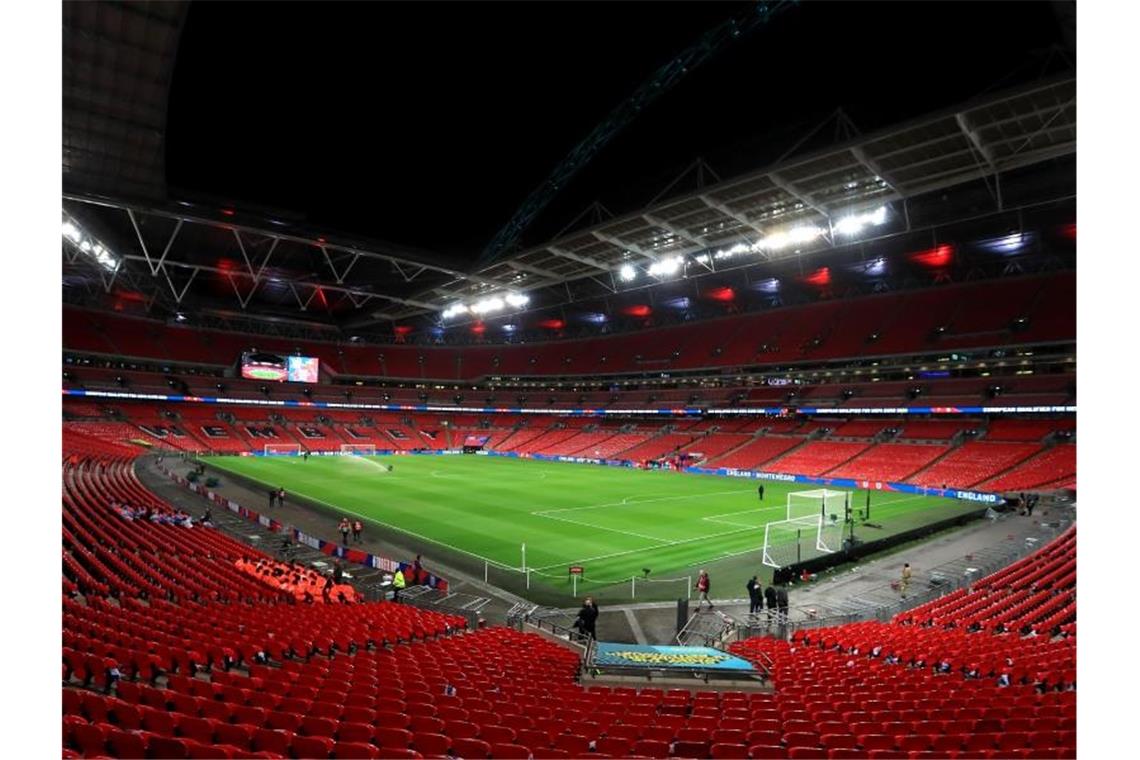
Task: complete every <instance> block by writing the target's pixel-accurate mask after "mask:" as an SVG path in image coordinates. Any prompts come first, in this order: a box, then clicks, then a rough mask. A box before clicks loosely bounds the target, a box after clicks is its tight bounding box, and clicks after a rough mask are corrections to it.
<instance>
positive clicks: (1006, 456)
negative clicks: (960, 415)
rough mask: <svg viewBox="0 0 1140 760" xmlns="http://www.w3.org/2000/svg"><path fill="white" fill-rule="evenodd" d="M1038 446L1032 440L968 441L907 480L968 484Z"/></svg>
mask: <svg viewBox="0 0 1140 760" xmlns="http://www.w3.org/2000/svg"><path fill="white" fill-rule="evenodd" d="M1039 449H1040V446H1038V445H1037V444H1035V443H997V442H990V441H971V442H969V443H965V444H963V445H962V446H960V447H959V448H957V449H954V450H953V451H951V452H950V453H949V454H947V455H946V457H945V458H943V459H940V460H939V461H937V462H935V463H934V465H932V466H931V467H929V468H927V469H925V470H922V471H921V472H919V473H917V474H915V475H914V476H912V477H911V478H910V482H912V483H915V484H917V485H920V486H934V487H941V486H942V484H943V483H945V484H947V485H950V484H953V485H956V486H958V487H960V488H971V487H973V486H976V485H977V484H978V483H981V482H982V481H983V480H987V479H989V478H992V477H994V476H995V475H997V474H998V473H1000V472H1003V471H1004V470H1007V469H1009V468H1010V467H1013V466H1014V465H1016V464H1017V463H1019V462H1021V461H1023V460H1025V459H1027V458H1028V457H1030V456H1032V455H1033V454H1034V453H1035V452H1037V451H1038V450H1039Z"/></svg>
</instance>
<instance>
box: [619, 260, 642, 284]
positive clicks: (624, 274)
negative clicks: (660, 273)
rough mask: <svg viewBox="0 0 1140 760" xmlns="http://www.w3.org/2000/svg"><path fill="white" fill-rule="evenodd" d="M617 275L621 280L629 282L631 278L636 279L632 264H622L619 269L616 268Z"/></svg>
mask: <svg viewBox="0 0 1140 760" xmlns="http://www.w3.org/2000/svg"><path fill="white" fill-rule="evenodd" d="M618 275H619V276H620V277H621V278H622V280H623V281H625V282H630V281H631V280H634V279H636V277H637V270H636V269H634V268H633V265H632V264H622V267H621V269H619V270H618Z"/></svg>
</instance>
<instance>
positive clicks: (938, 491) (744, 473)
mask: <svg viewBox="0 0 1140 760" xmlns="http://www.w3.org/2000/svg"><path fill="white" fill-rule="evenodd" d="M685 472H692V473H696V474H698V475H719V476H721V477H726V478H747V479H749V480H767V481H776V482H779V483H811V484H813V485H821V486H834V487H836V488H852V489H855V490H863V491H897V492H899V493H912V494H917V495H919V496H942V497H944V498H947V499H962V500H963V501H973V502H977V503H979V504H1000V503H1002V502H1004V501H1005V497H1003V496H1002V495H1001V494H996V493H987V492H985V491H963V490H959V489H957V488H930V487H927V486H916V485H914V484H913V483H889V482H886V481H880V480H856V479H855V478H814V477H811V476H809V475H791V474H788V473H785V472H755V471H753V470H737V469H733V468H731V467H727V468H726V467H717V468H715V469H709V468H706V467H686V468H685Z"/></svg>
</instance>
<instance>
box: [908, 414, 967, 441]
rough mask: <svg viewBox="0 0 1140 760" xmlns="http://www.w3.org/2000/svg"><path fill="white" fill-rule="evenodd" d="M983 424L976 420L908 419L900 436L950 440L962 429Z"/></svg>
mask: <svg viewBox="0 0 1140 760" xmlns="http://www.w3.org/2000/svg"><path fill="white" fill-rule="evenodd" d="M982 426H983V424H982V423H981V422H978V421H976V420H969V419H953V420H906V421H904V422H903V424H902V432H901V433H900V434H899V438H906V439H909V440H919V441H921V440H931V441H948V440H950V439H951V438H953V437H954V436H955V435H957V434H958V431H960V430H966V429H968V428H972V427H973V428H981V427H982Z"/></svg>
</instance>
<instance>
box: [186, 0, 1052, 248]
mask: <svg viewBox="0 0 1140 760" xmlns="http://www.w3.org/2000/svg"><path fill="white" fill-rule="evenodd" d="M738 9H739V4H735V3H711V2H704V3H649V2H637V3H617V2H606V3H601V2H593V3H547V2H543V3H474V2H468V3H434V2H419V3H336V4H334V3H320V4H316V3H314V4H308V3H273V4H270V3H233V2H225V3H221V2H210V3H206V2H195V3H193V4H192V5H191V6H190V10H189V14H188V17H187V20H186V26H185V29H184V32H183V36H182V40H181V43H180V47H179V53H178V60H177V62H176V67H175V72H174V81H173V85H172V91H171V96H170V111H169V117H168V124H167V159H166V165H167V181H168V183H169V185H170V186H171V193H172V195H173V196H174V197H178V196H179V195H180V194H188V195H189V194H194V195H198V194H206V195H209V196H216V197H218V198H220V199H223V200H227V201H230V202H234V203H237V204H238V205H239V206H243V204H244V205H245V206H246V207H247V208H261V207H270V208H279V209H285V210H289V211H292V212H296V213H298V214H300V215H303V216H304V217H306V218H307V219H308V221H309V222H310V223H312V224H314V225H317V226H319V227H320V226H327V228H328V229H329V230H341V231H345V232H351V233H355V234H358V235H362V236H366V237H371V238H377V239H382V240H390V241H393V242H398V243H405V244H408V245H412V246H415V247H417V248H423V249H429V250H437V251H441V252H446V253H450V254H453V255H457V256H460V257H463V258H466V259H471V260H473V259H475V258H476V257H477V256H478V254H479V252H480V251H481V250H482V248H483V246H484V245H485V244H486V243H487V241H488V240H490V238H491V237H492V236H493V235H494V234H495V232H496V231H497V230H498V229H499V228H500V227H501V226H502V225H503V224H504V223H506V221H507V220H508V219H509V218H510V217H511V215H512V214H513V212H514V211H515V209H516V208H517V207H518V206H519V205H520V204H521V203H522V201H523V200H524V198H525V197H526V196H527V194H528V193H529V192H530V191H531V190H532V189H533V188H534V187H535V186H537V185H538V184H539V183H540V182H541V181H542V180H543V179H544V178H545V177H546V176H547V175H548V174H549V173H550V171H551V170H552V169H553V168H554V166H555V165H556V164H557V163H558V162H559V161H560V160H561V159H562V158H563V157H564V156H565V155H566V154H567V153H569V151H570V150H571V149H572V148H573V147H574V146H575V145H576V144H577V143H578V142H579V141H580V140H581V139H582V138H583V137H585V135H586V134H588V133H589V131H590V130H591V129H592V128H593V127H594V126H595V125H596V124H597V123H598V122H599V121H600V120H601V119H602V118H604V117H605V115H606V114H607V113H608V112H609V111H610V110H611V109H612V108H614V107H615V106H616V105H617V104H619V103H620V102H622V101H623V100H624V99H625V98H626V97H627V96H629V95H630V94H631V93H632V92H633V91H634V90H635V89H636V88H637V87H638V86H639V85H640V84H641V83H642V82H643V81H645V80H646V79H647V78H648V77H649V76H650V75H651V74H652V72H653V71H654V70H655V69H657V68H658V67H659V66H660V65H662V64H663V63H664V62H666V61H667V60H669V57H670V56H671V55H675V54H677V53H678V52H680V51H682V50H683V49H685V48H686V47H687V46H688V45H690V44H691V43H692V42H694V41H695V40H696V39H697V38H698V37H699V36H700V35H701V34H702V33H703V32H704V31H705V30H707V29H709V28H711V27H712V26H714V25H716V24H717V23H719V22H720V21H722V20H724V19H725V18H727V17H729V16H731V15H733V13H735V12H736V11H737V10H738ZM1064 16H1065V14H1064V13H1058V11H1057V6H1056V5H1055V4H1054V3H1048V2H1046V3H1036V2H1011V3H1001V2H986V3H980V2H979V3H968V2H950V3H934V2H884V3H867V2H805V3H801V4H800V5H799V6H798V7H795V8H792V9H791V10H790V11H787V12H785V13H784V14H782V15H780V16H779V17H778V18H777V19H776V20H775V21H773V22H772V23H771V24H770V25H769V26H767V27H761V28H760V29H758V30H757V31H755V32H753V33H752V35H751V36H749V37H746V38H744V39H743V40H741V41H738V42H737V43H735V45H733V46H732V47H728V48H725V49H724V50H722V51H721V53H720V54H719V55H718V56H717V57H716V58H714V59H713V60H711V61H709V62H708V63H706V64H705V65H704V66H703V67H702V68H700V69H698V70H697V71H695V72H693V73H691V74H690V75H689V77H688V78H687V79H686V80H685V81H684V82H682V84H680V85H679V86H677V87H676V88H675V89H673V90H672V91H671V92H670V93H668V94H667V95H666V96H665V97H663V98H662V99H660V100H658V101H657V102H656V103H655V104H654V105H653V106H652V107H651V108H649V109H648V110H647V111H646V112H644V113H643V114H642V115H641V117H640V118H639V120H638V121H636V122H634V123H633V124H632V125H631V126H630V127H629V128H627V129H626V131H625V132H624V133H623V134H622V135H621V136H619V137H618V138H617V139H615V140H614V141H613V142H612V143H610V145H609V146H608V147H607V148H606V149H605V150H604V151H603V152H602V153H601V154H600V155H599V156H598V157H597V158H596V159H595V161H594V163H593V164H591V165H590V166H589V167H588V168H587V169H586V170H585V171H583V172H582V173H581V174H579V175H578V177H577V178H576V179H575V181H574V182H572V183H571V185H570V186H569V187H567V188H566V189H565V190H564V191H563V192H562V193H561V194H560V195H559V197H558V198H557V200H556V201H555V203H553V204H552V205H551V206H550V207H549V208H548V210H547V212H546V213H544V214H543V216H542V217H540V218H539V219H538V221H537V222H536V223H535V225H534V226H533V227H532V228H531V229H530V230H529V231H528V233H527V236H526V238H525V239H524V240H525V241H526V242H538V241H541V240H543V239H547V238H549V237H551V236H552V235H553V234H554V233H555V232H557V231H558V230H559V229H561V228H562V227H563V226H565V225H566V224H567V223H568V222H569V221H570V220H571V219H573V218H574V217H575V216H577V214H578V213H579V212H581V211H582V210H583V209H584V208H586V207H587V206H588V205H589V204H590V203H592V202H593V201H595V200H599V201H601V202H602V203H603V204H604V205H605V206H606V207H607V208H609V209H610V210H611V211H613V212H615V213H622V212H624V211H630V210H633V209H634V208H637V207H639V206H641V205H643V204H645V203H646V202H647V201H648V200H649V199H650V198H652V197H653V196H654V195H656V193H657V192H659V191H660V190H661V189H662V188H664V187H665V185H667V184H668V183H669V181H670V180H672V179H673V178H674V177H675V176H676V175H677V174H678V173H680V172H681V171H682V170H683V169H684V168H685V166H687V165H688V164H690V163H691V162H692V161H693V159H694V158H695V157H697V156H702V157H704V158H705V159H706V160H707V161H708V162H709V163H710V164H711V165H712V166H713V167H714V168H715V169H716V170H717V171H718V172H719V173H720V174H721V176H723V177H728V176H732V175H734V174H738V173H740V172H742V171H746V170H749V169H755V168H759V167H761V166H764V165H765V164H766V163H769V162H770V161H772V160H773V159H775V158H776V157H777V156H779V155H781V154H782V153H783V152H784V151H785V150H786V149H788V148H789V147H790V146H791V145H792V144H793V143H794V142H795V141H796V140H797V139H798V138H799V137H801V136H802V135H803V134H804V133H806V132H807V131H808V130H809V129H811V128H812V127H813V126H815V125H816V124H817V123H819V122H820V121H821V120H822V119H824V118H825V117H826V116H827V115H828V114H830V113H831V112H833V111H834V110H835V109H836V108H837V107H842V108H843V109H844V110H845V111H846V112H847V114H848V115H849V116H850V117H851V118H852V120H853V121H854V122H855V124H856V125H858V127H859V128H860V129H861V130H862V131H864V132H869V131H872V130H874V129H877V128H880V127H884V126H888V125H891V124H893V123H898V122H899V121H901V120H904V119H907V118H910V117H913V116H917V115H920V114H923V113H926V112H929V111H932V110H937V109H940V108H943V107H946V106H949V105H952V104H955V103H957V102H960V101H962V100H965V99H968V98H971V97H974V96H977V95H980V94H982V93H983V92H987V91H992V90H996V89H1002V88H1004V87H1009V86H1013V85H1016V84H1019V83H1021V82H1025V81H1027V80H1031V79H1034V78H1037V77H1038V76H1040V75H1041V73H1042V71H1043V67H1044V65H1045V61H1046V59H1047V57H1048V53H1047V51H1048V50H1049V49H1050V48H1051V47H1052V46H1058V45H1064V44H1065V42H1066V39H1067V35H1066V33H1065V26H1064V24H1065V22H1064V21H1063V18H1064ZM1070 55H1071V53H1070ZM1062 67H1063V66H1062ZM1057 68H1058V66H1057V65H1056V59H1054V67H1053V69H1051V70H1056V69H1057ZM445 216H446V217H447V218H448V219H449V220H450V221H449V223H447V224H440V223H439V220H440V219H441V218H444V217H445Z"/></svg>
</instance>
